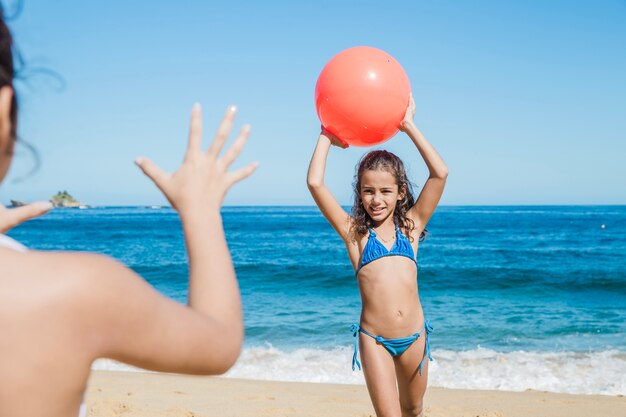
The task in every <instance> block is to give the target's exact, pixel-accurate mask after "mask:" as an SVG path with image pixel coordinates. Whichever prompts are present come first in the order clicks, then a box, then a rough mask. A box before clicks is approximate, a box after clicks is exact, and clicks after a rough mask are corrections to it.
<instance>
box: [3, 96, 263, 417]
mask: <svg viewBox="0 0 626 417" xmlns="http://www.w3.org/2000/svg"><path fill="white" fill-rule="evenodd" d="M12 94H13V91H12V90H11V88H10V87H3V88H1V89H0V174H2V176H1V177H0V179H2V177H3V176H4V175H5V174H6V171H7V168H8V165H9V163H10V156H7V155H10V153H11V152H10V149H11V148H12V147H13V138H11V137H10V136H9V134H8V132H10V124H9V125H7V123H10V120H9V117H8V115H9V111H10V103H11V101H10V97H11V95H12ZM234 117H235V110H234V109H233V108H230V109H228V110H227V112H226V114H225V116H224V119H223V120H222V123H221V124H220V126H219V129H218V131H217V134H216V135H215V139H214V140H213V142H212V143H211V145H210V147H209V149H208V151H206V152H205V151H202V150H201V145H202V120H201V119H202V115H201V111H200V108H199V106H195V107H194V109H193V110H192V114H191V123H190V132H189V140H188V146H187V151H186V154H185V158H184V161H183V163H182V164H181V166H180V167H179V168H178V170H177V171H176V172H174V173H167V172H164V171H162V170H161V169H159V168H158V167H157V166H156V165H155V164H154V163H152V162H151V161H149V160H148V159H146V158H138V160H137V161H136V162H137V165H138V166H139V168H140V169H142V170H143V172H144V173H145V174H146V175H147V176H148V177H149V178H150V179H151V180H152V181H153V182H154V183H155V184H156V185H157V187H158V188H159V189H160V190H161V191H162V192H163V194H164V195H165V196H166V197H167V199H168V200H169V202H170V203H171V204H172V206H173V207H174V208H175V209H176V210H177V211H178V213H179V215H180V218H181V221H182V225H183V230H184V233H185V241H186V245H187V251H188V255H189V266H190V276H189V305H187V306H185V305H182V304H179V303H177V302H175V301H173V300H171V299H169V298H166V297H164V296H162V295H160V294H159V293H158V292H157V291H156V290H154V289H153V288H152V287H151V286H150V285H148V284H147V283H146V281H144V280H143V279H142V278H141V277H139V276H138V275H136V274H135V273H134V272H133V271H131V270H130V269H128V268H127V267H125V266H124V265H121V264H120V263H118V262H116V261H114V260H112V259H110V258H107V257H105V256H101V255H95V254H86V253H59V252H55V253H50V252H38V251H29V252H26V253H20V252H15V251H13V250H10V249H6V248H0V333H1V334H2V338H1V339H0V369H2V373H1V375H0V415H2V416H12V417H22V416H24V417H25V416H47V417H68V416H76V415H77V413H78V409H79V406H80V403H81V401H82V398H83V392H84V390H85V385H86V383H87V379H88V377H89V371H90V366H91V364H92V362H93V361H94V360H95V359H97V358H101V357H106V358H112V359H115V360H118V361H122V362H126V363H128V364H131V365H134V366H138V367H142V368H146V369H151V370H155V371H164V372H177V373H188V374H204V375H208V374H220V373H223V372H225V371H226V370H227V369H228V368H229V367H230V366H232V364H233V363H234V362H235V360H236V359H237V357H238V355H239V351H240V348H241V343H242V339H243V321H242V311H241V301H240V295H239V288H238V285H237V280H236V276H235V272H234V269H233V265H232V262H231V258H230V253H229V251H228V248H227V246H226V241H225V239H224V232H223V227H222V220H221V216H220V211H219V210H220V206H221V203H222V200H223V198H224V195H225V194H226V192H227V191H228V189H229V188H230V187H231V186H232V185H233V184H234V183H236V182H238V181H240V180H242V179H243V178H245V177H247V176H248V175H250V174H251V173H252V172H253V171H254V169H255V167H256V164H250V165H248V166H246V167H244V168H241V169H239V170H236V171H232V172H229V171H228V168H229V166H230V165H231V163H232V162H233V161H234V160H235V159H236V158H237V156H238V155H239V153H240V152H241V150H242V149H243V147H244V145H245V142H246V141H247V138H248V133H249V127H247V126H245V127H244V128H243V129H242V130H241V131H240V132H239V134H238V135H237V138H236V139H235V141H234V143H233V145H232V146H231V147H230V149H228V150H227V151H226V152H225V153H224V155H223V156H222V157H221V158H220V157H219V154H220V151H221V150H222V148H223V146H224V144H225V142H226V140H227V139H228V137H229V135H230V132H231V129H232V125H233V121H234ZM6 213H7V212H6V211H4V214H6ZM0 214H2V212H0ZM4 224H7V223H6V222H5V223H4ZM216 336H219V337H216Z"/></svg>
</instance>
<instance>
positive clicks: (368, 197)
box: [361, 169, 404, 223]
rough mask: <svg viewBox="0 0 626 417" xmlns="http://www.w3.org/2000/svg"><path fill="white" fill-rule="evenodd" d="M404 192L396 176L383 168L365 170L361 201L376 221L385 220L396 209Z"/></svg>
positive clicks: (362, 178) (362, 180) (362, 179)
mask: <svg viewBox="0 0 626 417" xmlns="http://www.w3.org/2000/svg"><path fill="white" fill-rule="evenodd" d="M403 197H404V195H403V194H401V193H400V191H399V190H398V184H397V183H396V178H395V176H394V175H393V174H392V173H390V172H388V171H386V170H383V169H376V170H365V171H364V172H363V175H362V177H361V201H362V202H363V207H364V208H365V211H366V212H367V214H369V216H370V217H371V218H372V220H374V221H375V222H377V223H378V222H383V221H384V220H386V219H387V218H388V217H389V216H390V215H392V214H393V212H394V210H395V209H396V204H397V202H398V201H399V200H402V198H403Z"/></svg>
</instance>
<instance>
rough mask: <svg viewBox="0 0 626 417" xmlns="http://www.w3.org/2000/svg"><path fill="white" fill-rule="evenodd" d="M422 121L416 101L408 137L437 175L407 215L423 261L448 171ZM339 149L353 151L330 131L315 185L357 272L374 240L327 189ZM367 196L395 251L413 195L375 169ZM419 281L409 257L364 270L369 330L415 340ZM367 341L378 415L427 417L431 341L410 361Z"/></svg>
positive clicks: (323, 137)
mask: <svg viewBox="0 0 626 417" xmlns="http://www.w3.org/2000/svg"><path fill="white" fill-rule="evenodd" d="M414 115H415V103H414V101H413V99H412V98H411V101H410V104H409V106H408V108H407V111H406V115H405V117H404V120H403V121H402V123H401V130H402V131H403V132H405V133H406V134H407V136H408V137H409V138H410V139H411V141H412V142H413V143H414V144H415V146H416V148H417V150H418V152H419V153H420V155H421V156H422V158H423V160H424V162H425V163H426V166H427V167H428V170H429V177H428V179H427V180H426V183H425V184H424V186H423V187H422V191H421V193H420V195H419V197H418V198H417V200H416V202H415V205H414V206H413V207H412V208H411V209H410V210H409V211H408V213H407V218H409V219H411V220H413V222H414V223H415V228H414V229H413V230H412V231H411V233H410V234H411V237H412V238H413V239H412V245H413V250H414V252H415V253H416V254H417V250H418V243H419V236H420V234H421V233H422V231H423V230H424V228H425V227H426V224H427V223H428V220H429V219H430V217H431V216H432V214H433V212H434V211H435V208H436V207H437V204H438V203H439V200H440V198H441V195H442V193H443V189H444V186H445V183H446V178H447V176H448V168H447V167H446V165H445V163H444V161H443V159H442V158H441V157H440V156H439V154H438V153H437V152H436V151H435V149H434V148H433V147H432V145H430V143H429V142H428V141H427V140H426V138H425V137H424V135H422V133H421V132H420V131H419V129H417V127H416V126H415V124H414V122H413V117H414ZM331 145H335V146H338V147H342V148H345V147H346V145H345V144H343V143H342V142H341V141H340V140H339V139H338V138H336V137H334V136H333V135H332V134H330V133H328V132H326V131H322V133H321V134H320V136H319V139H318V142H317V146H316V148H315V151H314V153H313V157H312V159H311V164H310V166H309V172H308V178H307V183H308V187H309V190H310V191H311V194H312V196H313V198H314V199H315V202H316V203H317V205H318V207H319V208H320V210H321V212H322V214H323V215H324V216H325V217H326V219H327V220H328V222H329V223H330V224H331V225H332V226H333V228H334V229H335V231H337V233H338V234H339V236H341V238H342V239H343V241H344V243H345V245H346V249H347V250H348V254H349V257H350V261H351V263H352V266H353V267H354V269H355V271H356V269H357V267H358V265H359V264H360V260H361V254H362V253H363V249H364V248H365V244H366V243H367V240H368V237H369V235H368V234H364V235H356V236H355V235H354V234H353V232H352V230H354V229H353V228H352V225H353V222H354V219H353V218H352V217H351V216H350V215H349V214H348V213H347V212H346V211H345V210H344V209H343V208H342V207H341V206H340V205H339V203H338V202H337V200H336V199H335V197H334V196H333V195H332V193H331V192H330V190H329V189H328V188H327V187H326V185H325V184H324V171H325V168H326V158H327V155H328V151H329V149H330V147H331ZM359 192H360V193H361V199H362V201H363V205H364V207H365V210H366V212H367V213H368V215H369V216H370V217H371V218H372V220H373V221H374V226H375V227H374V229H375V232H376V235H377V237H378V238H379V240H380V241H381V243H383V245H384V246H386V247H387V249H389V248H391V246H392V245H393V243H394V236H395V225H394V221H393V212H394V210H395V207H396V204H397V202H398V201H400V200H401V199H402V198H403V196H404V193H405V192H406V190H404V189H399V187H398V184H397V183H396V181H395V177H394V175H392V173H390V172H387V171H385V170H367V171H365V172H364V173H363V175H362V178H361V189H360V190H359ZM401 226H403V225H401ZM416 274H417V270H416V266H415V263H414V262H413V261H411V260H410V259H408V258H405V257H402V256H389V257H384V258H381V259H378V260H376V261H374V262H372V263H370V264H368V265H366V266H364V267H363V268H362V269H361V270H360V271H359V273H358V276H357V281H358V284H359V290H360V292H361V300H362V311H361V321H360V323H361V326H362V327H363V328H364V329H366V330H368V331H369V332H371V333H373V334H376V335H381V336H383V337H386V338H400V337H407V336H409V335H411V334H414V333H416V332H418V331H421V330H422V329H423V327H424V314H423V311H422V306H421V304H420V301H419V296H418V287H417V281H416V279H415V276H416ZM359 336H360V338H359V342H360V343H359V346H360V351H361V362H362V365H363V372H364V375H365V381H366V383H367V388H368V391H369V394H370V398H371V399H372V404H373V406H374V410H375V411H376V415H377V416H378V417H399V416H403V417H409V416H411V417H415V416H418V415H420V414H421V413H422V410H423V398H424V393H425V391H426V385H427V379H428V361H426V362H424V368H423V370H422V375H420V374H419V372H418V369H419V365H420V363H421V362H422V358H423V355H424V349H425V345H424V344H425V338H423V337H422V338H419V339H418V340H417V341H416V342H415V343H413V344H412V345H411V346H410V347H409V348H408V349H407V350H406V351H405V352H404V353H403V354H402V355H400V356H397V357H395V358H394V357H392V356H391V355H389V353H388V352H387V351H386V350H385V349H384V347H383V346H382V345H380V344H378V343H377V342H376V341H375V340H374V339H372V338H371V337H368V336H366V335H363V334H359Z"/></svg>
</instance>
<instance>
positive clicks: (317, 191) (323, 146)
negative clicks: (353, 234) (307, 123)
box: [307, 130, 352, 242]
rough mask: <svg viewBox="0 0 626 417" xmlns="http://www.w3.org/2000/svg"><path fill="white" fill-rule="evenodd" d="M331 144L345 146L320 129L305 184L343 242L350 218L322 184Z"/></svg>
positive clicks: (346, 237)
mask: <svg viewBox="0 0 626 417" xmlns="http://www.w3.org/2000/svg"><path fill="white" fill-rule="evenodd" d="M331 145H336V146H339V147H342V148H346V147H347V145H345V144H343V143H342V142H341V141H340V140H339V139H337V138H336V137H335V136H333V135H332V134H331V133H329V132H326V131H324V130H322V132H321V133H320V136H319V138H318V140H317V146H316V147H315V151H313V156H312V157H311V163H310V165H309V172H308V175H307V185H308V187H309V191H310V192H311V195H312V196H313V199H314V200H315V203H317V206H318V207H319V209H320V211H321V212H322V214H323V215H324V217H326V220H328V222H329V223H330V224H331V226H332V227H333V228H334V229H335V231H337V233H338V234H339V236H341V238H342V239H343V240H344V242H348V241H349V236H348V233H349V230H350V225H351V219H352V218H351V217H350V215H349V214H348V213H347V212H346V211H345V210H344V209H343V208H342V207H341V205H340V204H339V203H338V202H337V200H336V199H335V196H333V194H332V193H331V192H330V190H329V189H328V187H326V184H324V172H325V171H326V158H327V156H328V150H329V149H330V146H331Z"/></svg>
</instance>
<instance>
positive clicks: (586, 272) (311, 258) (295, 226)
mask: <svg viewBox="0 0 626 417" xmlns="http://www.w3.org/2000/svg"><path fill="white" fill-rule="evenodd" d="M223 218H224V226H225V229H226V234H227V239H228V244H229V247H230V249H231V252H232V256H233V260H234V263H235V267H236V270H237V274H238V279H239V283H240V286H241V292H242V297H243V303H244V314H245V325H246V341H245V346H244V350H243V353H242V355H241V357H240V359H239V361H238V362H237V364H236V365H235V367H234V368H233V369H232V370H231V371H229V373H228V375H230V376H233V377H240V378H255V379H275V380H285V381H313V382H338V383H364V380H363V375H362V373H361V372H352V370H351V368H350V359H351V355H352V350H351V349H352V343H353V339H352V335H351V333H350V332H349V326H350V324H351V323H353V322H355V321H356V320H358V317H359V312H360V299H359V292H358V287H357V283H356V280H355V277H354V273H353V271H352V268H351V266H350V263H349V261H348V257H347V255H346V253H345V249H344V246H343V243H342V241H341V239H339V237H338V236H337V235H336V234H335V232H334V231H333V230H332V228H331V227H330V226H329V225H328V224H327V222H326V221H325V220H324V218H323V217H322V216H321V214H320V213H319V211H318V209H317V208H316V207H227V208H224V209H223ZM428 229H429V231H430V235H429V236H428V238H427V240H426V241H425V242H423V243H421V244H420V250H419V255H418V264H419V273H418V280H419V288H420V298H421V300H422V304H423V306H424V311H425V314H426V316H427V317H428V318H429V320H430V322H431V323H432V324H433V326H434V328H435V332H434V333H433V334H432V337H431V347H432V352H433V357H434V359H435V360H434V362H433V363H432V364H431V367H430V374H429V378H430V382H429V383H430V385H431V386H442V387H450V388H480V389H503V390H525V389H529V388H530V389H539V390H548V391H554V392H568V393H589V394H591V393H594V394H608V395H618V394H621V395H624V394H626V206H563V207H556V206H550V207H527V206H524V207H511V206H506V207H494V206H487V207H475V206H472V207H456V206H455V207H440V208H438V210H437V212H436V213H435V215H434V216H433V218H432V219H431V221H430V223H429V225H428ZM9 235H10V236H12V237H13V238H15V239H17V240H19V241H20V242H22V243H24V244H25V245H27V246H29V247H30V248H33V249H45V250H76V251H96V252H101V253H105V254H107V255H110V256H112V257H114V258H116V259H118V260H120V261H121V262H123V263H125V264H127V265H128V266H130V267H131V268H132V269H134V270H135V271H136V272H137V273H139V274H140V275H142V276H143V277H144V278H145V279H146V280H147V281H148V282H150V283H151V284H152V285H154V286H155V287H156V288H157V289H158V290H159V291H160V292H162V293H163V294H165V295H167V296H169V297H172V298H174V299H176V300H179V301H181V302H185V300H186V295H187V262H186V254H185V250H184V244H183V236H182V233H181V230H180V222H179V220H178V216H177V214H176V213H175V212H174V211H172V210H171V209H169V208H145V207H101V208H92V209H86V210H55V211H53V212H52V213H50V214H48V215H46V216H45V217H43V218H40V219H37V220H33V221H31V222H29V223H27V224H24V225H22V226H20V227H18V228H17V229H14V230H13V231H11V232H10V233H9ZM94 366H95V367H96V368H99V369H103V368H104V369H126V367H124V366H122V365H120V364H116V363H113V362H111V361H106V360H103V361H99V362H97V363H96V364H95V365H94Z"/></svg>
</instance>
